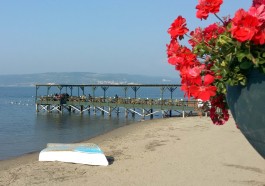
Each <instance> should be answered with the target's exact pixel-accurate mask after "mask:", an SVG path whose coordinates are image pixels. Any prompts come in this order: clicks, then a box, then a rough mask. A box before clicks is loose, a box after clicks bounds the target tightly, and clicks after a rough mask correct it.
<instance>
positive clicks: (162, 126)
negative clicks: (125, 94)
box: [0, 117, 265, 186]
mask: <svg viewBox="0 0 265 186" xmlns="http://www.w3.org/2000/svg"><path fill="white" fill-rule="evenodd" d="M86 142H90V143H96V144H98V145H99V146H100V148H101V149H102V150H103V151H104V153H105V155H106V156H107V157H108V159H109V161H110V165H109V166H107V167H103V166H89V165H81V164H71V163H62V162H39V161H38V153H33V154H28V155H25V156H22V157H19V158H15V159H11V160H5V161H0V185H1V186H2V185H3V186H7V185H20V186H22V185H64V186H65V185H79V186H81V185H115V186H116V185H145V186H146V185H228V186H229V185H231V186H236V185H255V186H264V185H265V160H264V159H263V158H262V157H261V156H260V155H259V154H258V153H257V152H256V151H255V150H254V149H253V148H252V147H251V146H250V145H249V143H248V142H247V140H246V139H245V138H244V136H243V135H242V134H241V133H240V131H239V130H238V129H237V128H236V126H235V124H234V121H233V119H230V120H229V122H228V123H227V124H225V125H224V126H215V125H213V124H211V121H210V118H207V117H202V118H200V117H188V118H167V119H155V120H147V121H142V122H138V123H135V124H132V125H128V126H125V127H122V128H119V129H116V130H114V131H111V132H109V133H106V134H104V135H101V136H98V137H96V138H93V139H90V140H88V141H86Z"/></svg>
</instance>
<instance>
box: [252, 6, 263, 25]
mask: <svg viewBox="0 0 265 186" xmlns="http://www.w3.org/2000/svg"><path fill="white" fill-rule="evenodd" d="M248 13H249V14H250V15H252V16H254V17H256V18H258V20H259V22H260V25H262V23H263V22H264V20H265V5H260V6H258V7H250V9H249V10H248Z"/></svg>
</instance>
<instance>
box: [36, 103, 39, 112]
mask: <svg viewBox="0 0 265 186" xmlns="http://www.w3.org/2000/svg"><path fill="white" fill-rule="evenodd" d="M36 112H39V105H38V104H36Z"/></svg>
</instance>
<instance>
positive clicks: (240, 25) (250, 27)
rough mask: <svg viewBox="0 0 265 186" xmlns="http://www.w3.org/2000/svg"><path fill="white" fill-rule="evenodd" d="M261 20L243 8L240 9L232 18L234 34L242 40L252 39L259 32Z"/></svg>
mask: <svg viewBox="0 0 265 186" xmlns="http://www.w3.org/2000/svg"><path fill="white" fill-rule="evenodd" d="M258 25H259V21H258V19H257V18H256V17H253V16H252V15H250V14H249V13H248V12H246V11H245V10H243V9H239V10H238V11H237V12H236V14H235V17H234V18H233V19H232V28H231V32H232V36H233V37H234V38H236V39H237V40H238V41H240V42H244V41H250V40H251V39H252V37H253V36H254V35H255V34H256V33H257V32H258V29H257V26H258Z"/></svg>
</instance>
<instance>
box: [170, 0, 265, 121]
mask: <svg viewBox="0 0 265 186" xmlns="http://www.w3.org/2000/svg"><path fill="white" fill-rule="evenodd" d="M198 1H199V3H198V5H197V6H196V9H197V13H196V16H197V17H198V18H200V19H207V17H208V15H209V13H213V14H215V15H216V13H218V12H219V9H220V6H221V5H222V3H223V0H198ZM216 16H217V15H216ZM217 17H218V16H217ZM218 19H220V18H219V17H218ZM220 20H221V19H220ZM188 31H189V29H188V28H187V24H186V19H185V18H183V17H181V16H178V17H177V19H176V20H174V22H173V23H172V24H171V26H170V28H169V29H168V33H169V34H170V36H171V41H170V43H169V44H168V45H167V55H168V62H169V64H171V65H174V66H175V68H176V70H178V71H179V73H180V77H181V84H182V86H181V90H182V91H184V92H185V96H187V97H188V98H190V97H193V98H195V99H201V100H203V101H210V103H211V109H210V117H211V119H212V121H213V123H214V124H217V125H222V124H224V123H225V122H226V121H227V120H228V118H229V114H228V110H227V103H226V99H225V95H224V91H222V90H223V89H222V88H220V87H224V86H225V85H224V84H222V83H224V82H225V80H224V79H226V78H227V77H222V76H223V74H222V73H220V71H221V70H222V71H224V74H225V73H227V70H228V69H225V68H223V67H225V66H226V60H227V58H226V57H231V55H232V54H231V53H232V52H231V50H232V51H234V50H235V49H233V45H232V47H231V42H232V43H237V42H241V43H242V42H246V41H247V42H252V43H254V44H255V45H263V44H265V0H253V5H252V7H251V8H250V9H249V10H248V11H245V10H243V9H239V10H238V11H237V12H236V13H235V16H234V18H233V19H230V18H229V17H227V18H224V21H222V24H221V23H214V24H211V25H209V26H208V27H206V28H204V29H203V28H196V29H195V30H194V31H191V32H190V39H189V40H188V42H189V44H190V45H191V47H192V48H191V49H190V48H187V47H186V46H182V45H181V44H180V43H179V40H181V39H183V38H184V36H185V35H186V34H187V32H188ZM221 36H222V37H221ZM235 45H237V44H235ZM223 46H224V47H223ZM225 46H228V47H225ZM231 48H232V49H231ZM227 50H228V53H227V54H228V56H226V53H222V55H218V54H219V53H220V52H224V51H227ZM229 55H230V56H229ZM199 58H200V60H199ZM220 58H222V59H220ZM227 61H229V62H227V63H228V64H229V63H230V62H231V58H230V59H228V60H227ZM223 62H224V64H222V63H223ZM228 66H229V65H228ZM225 75H226V74H225ZM225 75H224V76H225ZM220 84H221V85H220Z"/></svg>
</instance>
